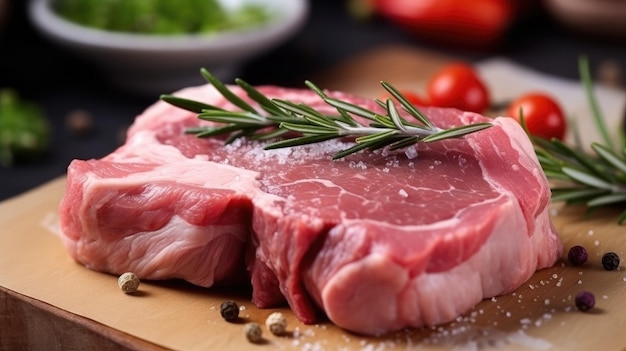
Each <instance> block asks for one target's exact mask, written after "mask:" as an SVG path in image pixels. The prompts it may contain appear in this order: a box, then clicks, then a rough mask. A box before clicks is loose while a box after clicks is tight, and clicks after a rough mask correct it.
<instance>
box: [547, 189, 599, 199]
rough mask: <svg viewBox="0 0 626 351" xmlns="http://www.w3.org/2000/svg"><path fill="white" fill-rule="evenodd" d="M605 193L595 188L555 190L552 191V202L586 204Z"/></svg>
mask: <svg viewBox="0 0 626 351" xmlns="http://www.w3.org/2000/svg"><path fill="white" fill-rule="evenodd" d="M606 193H607V191H606V190H604V189H595V188H555V189H552V201H555V202H558V201H572V200H577V199H578V200H581V201H582V202H587V201H588V200H589V199H591V198H594V197H597V196H600V195H604V194H606Z"/></svg>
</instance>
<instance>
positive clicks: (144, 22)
mask: <svg viewBox="0 0 626 351" xmlns="http://www.w3.org/2000/svg"><path fill="white" fill-rule="evenodd" d="M52 4H53V5H52V6H53V10H54V11H55V12H56V13H58V14H59V15H60V16H62V17H64V18H65V19H67V20H69V21H71V22H75V23H77V24H80V25H83V26H86V27H92V28H95V29H101V30H106V31H113V32H125V33H136V34H161V35H163V34H165V35H176V34H208V33H215V32H220V31H226V30H238V29H246V28H251V27H255V26H258V25H262V24H264V23H267V22H268V21H269V20H270V17H271V16H270V14H269V13H268V11H267V10H266V9H265V8H264V7H263V6H262V5H258V4H244V5H241V6H239V7H237V8H234V9H228V8H226V7H225V6H222V4H221V3H220V1H217V0H185V1H180V0H56V1H54V2H53V3H52Z"/></svg>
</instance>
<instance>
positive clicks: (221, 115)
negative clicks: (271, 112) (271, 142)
mask: <svg viewBox="0 0 626 351" xmlns="http://www.w3.org/2000/svg"><path fill="white" fill-rule="evenodd" d="M198 118H200V119H203V120H206V121H211V122H217V123H234V124H239V125H241V126H242V127H248V126H267V125H270V124H271V123H268V122H267V120H265V119H263V118H258V117H257V116H255V115H250V114H248V113H246V112H229V111H205V112H203V113H201V114H199V115H198Z"/></svg>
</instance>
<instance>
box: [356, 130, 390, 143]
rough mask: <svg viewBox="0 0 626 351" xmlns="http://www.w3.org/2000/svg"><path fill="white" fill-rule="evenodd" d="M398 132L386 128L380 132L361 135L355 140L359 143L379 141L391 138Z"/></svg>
mask: <svg viewBox="0 0 626 351" xmlns="http://www.w3.org/2000/svg"><path fill="white" fill-rule="evenodd" d="M396 134H397V131H395V130H386V131H382V132H380V133H375V134H369V135H364V136H360V137H358V138H356V139H355V141H356V142H357V143H370V142H378V141H380V140H383V139H387V138H389V137H391V136H394V135H396Z"/></svg>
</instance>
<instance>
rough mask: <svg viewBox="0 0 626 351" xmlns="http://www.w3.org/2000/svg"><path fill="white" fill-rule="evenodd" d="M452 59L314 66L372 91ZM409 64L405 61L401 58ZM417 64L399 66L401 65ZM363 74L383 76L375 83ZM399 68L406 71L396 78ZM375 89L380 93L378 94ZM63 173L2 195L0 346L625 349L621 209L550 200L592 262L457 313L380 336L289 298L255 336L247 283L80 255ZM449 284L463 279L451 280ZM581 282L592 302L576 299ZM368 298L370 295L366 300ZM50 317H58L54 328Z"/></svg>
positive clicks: (410, 56)
mask: <svg viewBox="0 0 626 351" xmlns="http://www.w3.org/2000/svg"><path fill="white" fill-rule="evenodd" d="M448 61H449V58H444V57H440V56H438V55H435V54H431V53H423V52H419V51H416V50H413V49H404V48H389V49H384V50H380V51H376V52H372V53H368V54H365V55H364V56H361V57H357V58H355V59H354V60H352V61H351V62H347V63H346V64H347V66H342V67H340V68H338V69H337V70H334V71H330V72H329V73H328V75H326V76H324V75H320V77H319V79H318V80H316V82H317V83H319V84H318V85H320V86H322V85H324V86H325V87H328V88H333V89H342V90H346V91H353V92H355V93H358V94H363V95H368V96H372V95H373V94H376V93H374V91H378V90H379V89H380V88H379V87H378V85H377V84H378V83H377V82H378V80H380V79H385V80H390V81H391V80H395V81H396V85H397V86H399V87H400V85H401V84H420V82H423V80H424V79H425V77H426V76H427V74H428V72H432V70H434V69H435V68H436V67H438V66H440V65H442V64H444V63H445V62H448ZM401 65H404V67H405V69H401V68H400V66H401ZM407 71H409V72H413V73H411V75H410V76H408V75H407V76H404V75H403V72H404V73H406V72H407ZM366 76H369V77H370V78H371V77H374V76H376V77H378V78H376V79H377V81H376V82H375V83H368V82H371V81H372V79H369V78H367V77H366ZM394 77H404V78H403V80H402V83H401V84H398V82H400V80H398V79H395V78H394ZM374 96H375V95H374ZM64 191H65V189H64V178H59V179H56V180H54V181H51V182H50V183H48V184H44V185H42V186H41V187H39V188H36V189H33V190H32V191H30V192H28V193H25V194H23V195H21V196H19V197H16V198H13V199H10V200H7V201H5V202H3V203H0V299H2V302H0V312H1V313H0V315H1V316H2V317H1V318H0V349H2V350H4V349H15V348H26V346H28V348H30V349H31V350H39V349H40V350H53V349H62V350H68V349H70V350H71V349H80V348H81V347H85V345H88V346H86V347H87V348H90V349H99V350H127V349H148V350H259V349H281V350H407V349H419V350H475V349H482V348H486V349H490V348H491V349H498V350H548V349H566V350H590V349H592V348H600V349H602V350H603V351H604V350H606V351H611V350H624V349H626V334H625V333H623V330H624V327H625V326H626V299H625V298H624V296H626V272H625V271H624V268H623V266H622V267H620V269H619V270H617V271H611V272H608V271H605V270H603V269H602V266H601V264H600V257H601V255H602V254H603V253H604V252H606V251H615V252H616V253H618V254H619V255H620V256H621V257H626V227H625V226H619V225H617V224H616V219H617V216H618V214H619V212H618V211H613V210H605V211H601V213H600V212H599V213H594V214H593V216H590V217H587V216H585V211H584V209H583V208H564V209H559V208H558V207H557V206H555V207H554V216H553V221H554V224H555V226H556V228H557V230H558V231H559V233H560V235H561V237H562V240H563V243H564V247H565V254H566V253H567V250H568V249H569V247H571V246H572V245H576V244H578V245H584V246H585V247H587V248H588V250H589V253H590V259H589V262H588V263H587V264H585V265H583V266H581V267H572V266H571V265H569V263H567V261H566V260H562V261H560V262H558V263H557V264H556V265H555V266H554V267H552V268H549V269H545V270H542V271H539V272H537V273H536V274H535V275H534V276H533V277H532V278H531V279H530V280H529V281H528V282H527V283H526V284H524V285H523V286H522V287H520V288H519V289H518V290H517V291H516V292H515V293H512V294H509V295H506V296H501V297H497V298H494V299H489V300H485V301H483V302H482V303H480V304H479V305H478V306H476V307H475V308H474V309H473V310H471V311H469V312H468V313H467V314H465V315H463V316H461V317H459V318H458V320H457V321H455V322H454V323H450V324H448V325H444V326H437V327H433V328H425V329H423V330H415V331H406V332H404V331H403V332H399V333H394V334H392V335H388V336H384V337H378V338H373V337H361V336H358V335H354V334H351V333H348V332H345V331H342V330H340V329H338V328H336V327H334V326H333V325H331V324H329V323H321V324H317V325H303V324H302V323H300V322H298V321H297V320H296V319H295V318H294V316H293V314H292V313H291V312H290V311H289V310H288V309H286V308H283V309H280V311H282V312H284V313H285V314H286V315H287V317H288V320H289V327H288V333H287V334H286V335H283V336H273V335H271V334H269V333H268V332H267V331H265V333H264V336H265V338H264V341H263V342H262V343H261V344H260V345H255V344H250V343H249V342H247V341H246V340H245V338H244V336H243V332H242V328H243V322H245V321H255V322H259V323H261V324H263V322H264V319H265V317H266V316H267V315H268V314H269V313H271V312H274V311H275V310H274V309H272V310H259V309H257V308H255V307H254V306H253V305H252V304H251V303H250V301H249V295H248V292H246V291H235V290H220V289H203V288H198V287H193V286H189V285H186V284H184V283H180V282H142V285H141V287H140V290H139V292H138V293H137V294H135V295H126V294H123V293H122V292H121V291H120V290H119V288H118V287H117V277H116V276H111V275H108V274H102V273H97V272H93V271H90V270H88V269H86V268H84V267H82V266H79V265H77V264H75V263H74V262H73V261H72V260H71V259H70V258H69V256H68V255H67V254H66V252H65V251H64V249H63V247H62V246H61V243H60V240H59V238H58V237H57V236H56V235H55V232H56V219H57V217H56V209H57V206H58V203H59V201H60V199H61V197H62V196H63V193H64ZM450 288H451V289H463V287H462V286H451V287H450ZM581 290H588V291H591V292H593V293H594V294H595V296H596V307H595V308H594V309H593V310H592V311H591V312H588V313H583V312H579V311H577V310H576V308H575V307H574V300H573V299H574V296H575V295H576V294H577V293H578V292H579V291H581ZM227 298H228V299H231V298H232V299H235V300H236V301H238V302H239V303H240V304H241V305H242V306H244V307H245V309H244V310H243V311H242V320H241V322H240V323H227V322H225V321H223V320H222V318H221V317H220V315H219V305H220V303H221V302H222V301H224V300H225V299H227ZM364 308H367V306H364ZM54 325H56V326H57V327H52V328H51V326H54Z"/></svg>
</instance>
